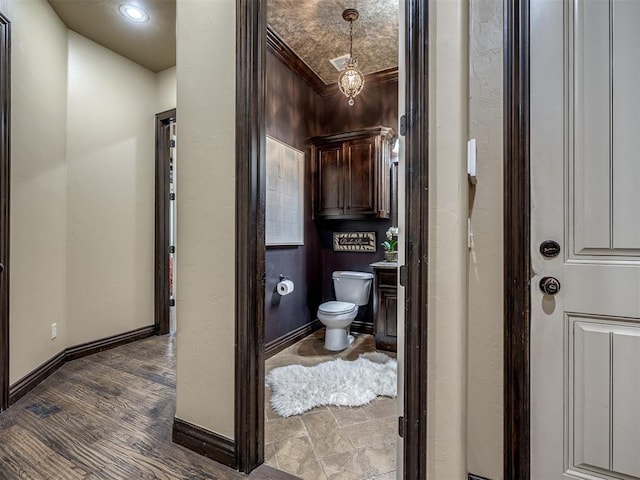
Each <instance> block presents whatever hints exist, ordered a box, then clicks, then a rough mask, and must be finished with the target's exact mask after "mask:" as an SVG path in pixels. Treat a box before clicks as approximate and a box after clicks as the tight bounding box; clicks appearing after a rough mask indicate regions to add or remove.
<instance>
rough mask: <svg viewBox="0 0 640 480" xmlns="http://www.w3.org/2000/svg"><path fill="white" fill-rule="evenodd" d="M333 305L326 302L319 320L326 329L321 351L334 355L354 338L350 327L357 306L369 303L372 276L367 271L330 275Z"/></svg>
mask: <svg viewBox="0 0 640 480" xmlns="http://www.w3.org/2000/svg"><path fill="white" fill-rule="evenodd" d="M332 277H333V286H334V288H335V291H336V301H335V302H333V301H332V302H325V303H323V304H322V305H320V308H318V320H320V321H321V322H322V323H323V324H324V325H325V326H326V327H327V331H326V333H325V336H324V348H325V349H327V350H331V351H334V352H338V351H340V350H344V349H345V348H347V347H348V346H349V345H350V344H351V342H353V336H352V335H349V325H351V322H352V321H353V319H354V318H356V315H357V314H358V306H362V305H366V304H367V303H369V293H370V292H371V282H372V281H373V274H371V273H366V272H333V275H332Z"/></svg>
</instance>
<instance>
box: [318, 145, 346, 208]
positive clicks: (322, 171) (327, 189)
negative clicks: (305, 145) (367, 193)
mask: <svg viewBox="0 0 640 480" xmlns="http://www.w3.org/2000/svg"><path fill="white" fill-rule="evenodd" d="M317 152H318V153H317V155H318V160H317V161H318V163H317V165H318V179H317V186H318V191H317V198H316V205H317V208H316V214H317V215H319V216H327V215H341V214H342V213H343V212H344V190H343V182H344V178H343V174H342V168H343V165H342V164H343V160H342V144H341V143H338V144H332V145H326V146H322V147H319V148H318V150H317Z"/></svg>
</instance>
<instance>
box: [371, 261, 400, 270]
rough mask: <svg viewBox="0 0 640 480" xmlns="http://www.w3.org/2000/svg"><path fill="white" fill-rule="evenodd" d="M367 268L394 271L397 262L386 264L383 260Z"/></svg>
mask: <svg viewBox="0 0 640 480" xmlns="http://www.w3.org/2000/svg"><path fill="white" fill-rule="evenodd" d="M369 266H370V267H371V268H384V269H386V270H396V269H397V268H398V262H386V261H384V260H383V261H381V262H375V263H371V264H369Z"/></svg>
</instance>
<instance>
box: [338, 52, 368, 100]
mask: <svg viewBox="0 0 640 480" xmlns="http://www.w3.org/2000/svg"><path fill="white" fill-rule="evenodd" d="M338 87H339V88H340V91H341V92H342V93H344V94H345V96H346V97H347V98H348V99H349V105H353V104H354V103H355V102H354V100H353V98H354V97H355V96H357V95H358V94H359V93H360V92H361V91H362V87H364V75H362V72H361V71H360V70H358V63H357V62H356V60H355V59H353V58H351V59H349V62H348V63H347V66H346V67H345V69H344V70H343V71H342V73H341V74H340V76H339V77H338Z"/></svg>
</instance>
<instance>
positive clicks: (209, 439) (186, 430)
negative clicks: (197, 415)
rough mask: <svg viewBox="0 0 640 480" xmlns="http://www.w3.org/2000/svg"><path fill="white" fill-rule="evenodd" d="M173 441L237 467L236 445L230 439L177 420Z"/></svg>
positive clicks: (224, 463)
mask: <svg viewBox="0 0 640 480" xmlns="http://www.w3.org/2000/svg"><path fill="white" fill-rule="evenodd" d="M172 439H173V441H174V442H175V443H177V444H178V445H182V446H183V447H186V448H188V449H189V450H193V451H194V452H196V453H199V454H200V455H203V456H205V457H207V458H210V459H211V460H215V461H216V462H219V463H222V464H223V465H226V466H227V467H231V468H236V467H237V465H236V463H237V462H236V444H235V442H234V441H233V440H231V439H230V438H227V437H223V436H222V435H218V434H217V433H213V432H210V431H209V430H205V429H204V428H200V427H198V426H197V425H194V424H192V423H189V422H186V421H184V420H181V419H179V418H175V419H174V421H173V434H172Z"/></svg>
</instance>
